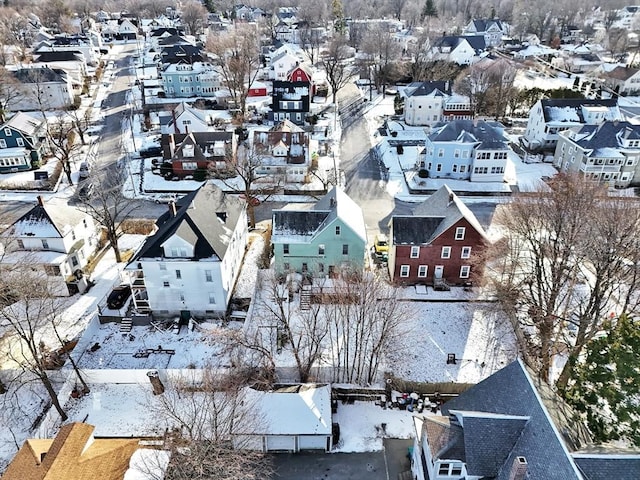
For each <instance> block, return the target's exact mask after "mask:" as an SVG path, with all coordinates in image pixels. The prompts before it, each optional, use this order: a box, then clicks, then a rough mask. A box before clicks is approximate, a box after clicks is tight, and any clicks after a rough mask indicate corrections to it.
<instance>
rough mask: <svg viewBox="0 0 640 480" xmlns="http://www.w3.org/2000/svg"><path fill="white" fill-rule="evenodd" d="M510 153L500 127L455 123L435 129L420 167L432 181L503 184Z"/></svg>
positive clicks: (487, 124)
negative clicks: (443, 179) (447, 179)
mask: <svg viewBox="0 0 640 480" xmlns="http://www.w3.org/2000/svg"><path fill="white" fill-rule="evenodd" d="M510 152H511V149H510V148H509V144H508V142H507V139H506V137H505V136H504V134H503V127H502V125H501V124H500V123H498V122H486V121H482V120H478V121H475V120H454V121H451V122H447V123H440V124H437V125H436V126H434V127H433V130H432V132H431V134H429V136H428V137H427V141H426V144H425V148H424V151H423V152H421V154H420V155H419V157H418V164H417V167H418V169H419V170H426V171H427V172H428V176H429V177H430V178H449V179H452V180H469V181H472V182H502V181H503V180H504V174H505V168H506V166H507V160H508V157H509V153H510Z"/></svg>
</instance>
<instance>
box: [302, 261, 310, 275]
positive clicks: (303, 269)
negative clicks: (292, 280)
mask: <svg viewBox="0 0 640 480" xmlns="http://www.w3.org/2000/svg"><path fill="white" fill-rule="evenodd" d="M307 271H309V265H308V264H306V263H303V264H302V272H303V273H304V272H307Z"/></svg>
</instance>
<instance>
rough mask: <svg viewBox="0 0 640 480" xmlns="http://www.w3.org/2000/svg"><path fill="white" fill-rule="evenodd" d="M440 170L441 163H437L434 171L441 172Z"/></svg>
mask: <svg viewBox="0 0 640 480" xmlns="http://www.w3.org/2000/svg"><path fill="white" fill-rule="evenodd" d="M441 171H442V164H441V163H439V164H437V165H436V172H441Z"/></svg>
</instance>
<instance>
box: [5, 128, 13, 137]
mask: <svg viewBox="0 0 640 480" xmlns="http://www.w3.org/2000/svg"><path fill="white" fill-rule="evenodd" d="M4 134H5V135H6V136H7V137H10V136H11V135H12V132H11V129H10V128H5V129H4Z"/></svg>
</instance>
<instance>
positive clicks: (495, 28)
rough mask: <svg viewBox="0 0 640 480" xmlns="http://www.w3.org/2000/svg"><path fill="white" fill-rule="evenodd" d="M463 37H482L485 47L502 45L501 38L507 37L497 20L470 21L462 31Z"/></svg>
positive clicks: (503, 27)
mask: <svg viewBox="0 0 640 480" xmlns="http://www.w3.org/2000/svg"><path fill="white" fill-rule="evenodd" d="M463 34H464V35H473V36H475V35H483V36H484V42H485V44H486V45H487V47H499V46H500V45H502V37H503V36H505V35H507V31H506V28H505V26H504V25H503V24H502V22H501V21H500V20H498V19H497V18H493V19H491V18H482V19H476V20H471V21H470V22H469V23H468V24H467V26H466V27H464V30H463Z"/></svg>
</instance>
